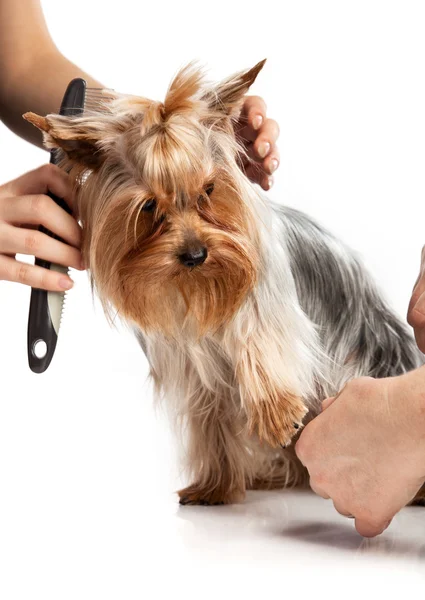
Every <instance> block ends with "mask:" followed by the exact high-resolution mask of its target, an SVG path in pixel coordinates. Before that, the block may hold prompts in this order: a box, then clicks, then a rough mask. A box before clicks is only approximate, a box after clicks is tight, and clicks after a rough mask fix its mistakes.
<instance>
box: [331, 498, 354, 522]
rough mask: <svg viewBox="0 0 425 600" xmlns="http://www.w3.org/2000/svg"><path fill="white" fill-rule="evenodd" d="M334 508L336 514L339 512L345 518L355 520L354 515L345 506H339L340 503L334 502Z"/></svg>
mask: <svg viewBox="0 0 425 600" xmlns="http://www.w3.org/2000/svg"><path fill="white" fill-rule="evenodd" d="M333 504H334V507H335V510H336V512H338V513H339V514H340V515H342V516H343V517H348V518H349V519H354V517H353V515H352V514H351V513H350V511H349V510H347V509H346V508H345V506H343V505H342V504H339V503H338V502H335V501H334V503H333Z"/></svg>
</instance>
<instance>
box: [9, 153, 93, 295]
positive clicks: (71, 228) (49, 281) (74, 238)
mask: <svg viewBox="0 0 425 600" xmlns="http://www.w3.org/2000/svg"><path fill="white" fill-rule="evenodd" d="M47 191H51V192H52V193H53V194H55V195H56V196H58V197H59V198H63V199H64V200H65V201H66V203H67V204H68V205H69V206H70V207H71V208H72V200H73V198H72V188H71V184H70V181H69V177H68V175H67V174H66V173H65V172H64V171H62V170H61V169H59V168H58V167H56V166H54V165H50V164H49V165H44V166H42V167H39V168H38V169H35V170H34V171H30V172H29V173H26V174H25V175H22V177H18V179H14V180H13V181H10V182H9V183H6V184H4V185H2V186H0V280H2V279H3V280H7V281H16V282H19V283H24V284H26V285H30V286H31V287H35V288H41V289H45V290H51V291H63V290H67V289H70V288H71V287H72V285H73V281H72V279H70V278H69V277H68V276H67V275H63V274H62V273H58V272H56V271H53V270H49V269H43V268H42V267H39V266H35V265H30V264H27V263H23V262H20V261H17V260H16V258H15V255H16V254H17V253H19V254H29V255H36V256H37V258H41V259H44V260H48V261H50V262H53V263H56V264H60V265H64V266H66V267H74V268H75V269H82V268H83V266H82V257H81V253H80V250H79V248H80V245H81V228H80V226H79V225H78V223H77V221H76V220H75V219H74V218H73V217H72V216H71V215H69V214H68V213H67V212H66V211H65V210H63V209H62V208H61V207H60V206H58V205H57V204H56V203H55V202H54V200H52V199H51V198H49V196H47V195H46V193H47ZM39 225H43V226H44V227H46V228H47V229H49V230H50V231H51V232H52V233H55V234H56V235H58V236H60V237H61V238H62V239H63V240H64V241H65V242H67V243H64V242H60V241H58V240H55V239H53V238H52V237H50V236H48V235H47V234H45V233H42V232H41V231H37V230H35V229H34V228H36V227H37V226H39Z"/></svg>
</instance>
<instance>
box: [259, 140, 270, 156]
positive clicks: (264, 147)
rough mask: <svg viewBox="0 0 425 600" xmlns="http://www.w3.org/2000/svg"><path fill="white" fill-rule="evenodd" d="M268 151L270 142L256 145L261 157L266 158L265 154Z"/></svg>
mask: <svg viewBox="0 0 425 600" xmlns="http://www.w3.org/2000/svg"><path fill="white" fill-rule="evenodd" d="M269 152H270V144H269V142H262V143H261V144H260V145H259V146H258V154H259V156H261V158H266V156H267V154H268V153H269Z"/></svg>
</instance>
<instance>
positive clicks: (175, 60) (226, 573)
mask: <svg viewBox="0 0 425 600" xmlns="http://www.w3.org/2000/svg"><path fill="white" fill-rule="evenodd" d="M43 7H44V9H45V14H46V18H47V21H48V24H49V27H50V30H51V33H52V35H53V37H54V39H55V41H56V42H57V44H58V46H59V48H60V50H61V51H62V52H63V53H64V54H65V55H66V56H68V57H69V58H70V59H71V60H73V61H74V62H76V63H77V64H78V65H80V66H81V67H82V68H84V69H85V70H87V71H88V72H90V73H91V74H92V75H93V76H94V77H96V78H97V79H99V80H100V81H102V82H103V83H104V84H105V85H106V86H109V87H113V88H115V89H117V90H119V91H123V92H134V93H139V94H141V95H146V96H149V97H153V98H156V99H161V98H162V97H163V95H164V92H165V90H166V87H167V85H168V83H169V80H170V79H171V77H172V75H173V74H174V73H175V72H176V70H177V69H178V68H179V67H180V66H182V65H183V64H185V63H186V62H188V61H190V60H192V59H194V58H198V59H199V60H200V61H201V62H202V63H204V64H206V65H207V66H208V67H210V69H211V70H210V76H211V78H212V79H218V78H221V77H225V76H227V75H229V74H231V73H232V72H234V71H237V70H239V69H241V68H245V67H250V66H252V65H253V64H255V63H256V62H257V61H258V60H260V59H262V58H264V57H267V58H268V62H267V64H266V67H265V69H264V71H263V72H262V74H261V75H260V76H259V78H258V81H257V83H256V85H255V89H254V90H253V91H254V92H255V93H258V94H260V95H262V96H264V98H265V99H266V102H267V104H268V107H269V114H270V116H273V117H274V118H276V119H277V120H278V122H279V124H280V127H281V132H282V133H281V138H280V149H281V155H282V160H281V167H280V169H279V171H278V173H277V175H276V184H275V186H274V188H273V190H272V191H271V192H270V196H271V197H273V198H274V199H277V200H278V201H281V202H284V203H286V204H290V205H292V206H296V207H298V208H300V209H302V210H304V211H306V212H308V213H310V214H311V215H314V216H315V217H316V218H317V219H319V220H320V221H321V222H322V223H323V224H325V225H326V226H327V227H328V228H329V229H331V230H332V231H333V232H335V233H336V234H338V235H339V236H340V237H341V238H342V239H344V240H345V241H346V242H347V243H349V244H350V245H351V246H352V247H354V248H355V249H356V250H358V251H359V252H360V253H361V254H362V256H363V258H364V260H365V261H366V263H367V265H368V267H369V268H370V270H371V271H372V273H373V275H374V276H375V278H376V279H377V281H378V282H379V284H380V285H381V287H382V289H383V290H384V292H385V294H386V295H387V297H388V298H389V299H390V301H391V303H392V305H393V306H394V307H395V309H396V310H397V311H398V312H399V313H400V315H401V316H402V317H403V318H404V315H405V312H406V308H407V304H408V301H409V297H410V291H411V288H412V286H413V283H414V281H415V279H416V276H417V271H418V266H419V256H420V249H421V246H422V245H423V243H424V242H425V231H424V229H425V226H424V199H425V117H424V113H425V84H424V81H425V78H424V70H425V36H424V31H425V7H424V5H423V2H420V1H417V2H414V1H406V0H404V1H398V2H394V1H392V0H386V1H374V0H368V1H363V0H357V1H356V2H347V1H341V0H339V1H334V2H331V1H320V2H318V1H310V2H307V1H302V0H297V1H295V0H293V1H292V2H288V1H281V2H279V3H278V2H269V3H254V2H251V1H249V2H246V1H245V2H242V1H240V0H236V1H233V2H229V1H226V2H224V1H222V0H215V1H214V3H212V4H208V3H202V4H201V3H195V2H191V1H190V0H180V1H179V2H178V3H177V2H171V1H170V0H163V1H162V2H155V3H147V2H146V3H145V2H134V0H120V2H117V3H112V2H105V1H104V2H100V1H94V0H93V1H91V2H88V1H85V2H83V1H82V0H73V2H72V3H65V2H58V1H54V0H45V1H44V2H43ZM28 110H31V107H30V106H28ZM0 141H1V143H0V158H1V160H0V183H1V182H4V181H7V180H8V179H11V178H13V177H15V176H18V175H20V174H21V173H22V172H24V171H26V170H28V169H30V168H33V167H35V166H38V165H39V164H41V163H42V162H44V161H46V160H47V155H46V154H44V153H43V152H42V151H40V150H37V149H35V148H32V147H30V146H29V145H28V144H26V143H25V142H23V141H22V140H20V139H18V138H16V137H14V136H13V135H12V134H11V133H10V132H9V131H7V130H6V129H5V127H2V126H0ZM75 278H76V281H77V285H76V287H75V289H74V290H73V291H72V292H71V294H69V298H68V302H67V310H66V313H65V319H64V321H63V324H62V328H61V335H60V343H59V346H58V349H57V352H56V355H55V358H54V362H53V363H52V365H51V367H50V368H49V370H48V371H47V373H45V374H44V375H39V376H37V375H33V374H32V373H30V371H29V369H28V367H27V364H26V323H27V312H28V301H29V290H28V289H25V288H23V287H19V286H17V285H12V284H8V283H5V282H0V309H1V310H0V332H1V333H0V335H1V337H0V339H1V344H0V597H1V598H2V599H3V598H4V600H9V599H12V598H13V599H15V598H19V599H21V598H38V597H40V598H43V599H50V598H52V599H53V598H55V599H65V598H66V599H68V598H72V599H75V598H81V599H90V600H92V599H97V598H102V599H105V598H114V599H115V598H116V599H120V600H122V599H125V600H130V599H133V598H141V597H143V598H162V597H165V596H166V595H172V596H173V597H177V598H180V597H182V598H183V597H189V598H194V597H203V598H210V597H211V598H212V597H216V596H218V595H219V596H220V597H222V598H230V597H233V596H235V595H238V596H241V597H249V598H251V597H256V596H258V595H260V594H261V595H263V596H265V595H266V594H269V593H270V594H271V593H272V594H273V595H274V597H287V596H288V594H289V593H292V592H294V591H295V589H299V590H300V591H299V593H300V594H301V596H302V597H303V596H304V594H305V595H307V594H312V593H314V594H315V595H318V597H319V598H321V597H323V598H324V597H326V598H329V597H337V596H338V597H339V596H340V595H343V596H347V595H348V597H351V596H357V595H358V594H359V593H363V594H366V596H365V597H372V595H373V596H374V595H376V594H377V593H380V594H385V595H386V596H387V597H395V596H396V595H399V594H401V593H403V594H404V596H407V595H408V594H409V593H411V591H412V590H417V589H418V585H419V584H420V583H422V585H423V584H424V578H423V575H422V572H423V569H424V566H425V565H424V561H425V545H424V544H425V542H423V540H424V534H425V509H422V510H421V509H413V508H412V509H407V510H405V511H403V512H402V513H401V514H400V515H399V516H398V517H397V519H396V520H395V522H394V524H393V525H392V526H391V528H390V529H389V530H388V531H387V532H386V534H385V535H384V536H382V537H381V538H380V539H378V540H373V541H372V542H367V541H362V539H361V538H360V537H359V536H357V534H355V533H354V532H353V527H352V523H351V521H348V520H345V519H343V518H342V517H339V516H337V515H336V514H335V513H334V512H333V509H332V506H331V505H330V504H329V503H327V502H325V501H322V500H321V499H318V498H313V497H312V496H311V495H310V494H300V493H285V492H281V493H269V494H262V493H255V494H250V495H249V496H248V500H247V503H246V504H245V505H241V506H234V507H229V508H227V507H220V508H206V507H199V508H181V509H179V508H178V505H177V500H176V496H175V495H174V494H173V492H174V490H175V489H177V488H178V486H179V480H178V479H179V473H178V469H177V464H176V460H175V456H174V454H175V451H174V446H173V442H172V440H170V438H169V435H168V429H167V426H166V423H165V421H164V419H163V417H162V415H161V414H160V413H159V414H155V411H154V409H153V406H152V397H151V388H150V385H149V384H148V383H146V376H147V363H146V360H145V358H144V356H143V354H142V353H141V351H140V350H139V348H138V346H137V344H136V342H135V341H134V340H133V339H132V338H131V336H130V335H129V334H128V333H127V332H125V331H124V330H123V331H113V330H110V329H109V328H108V326H107V324H106V322H105V320H104V317H103V315H102V313H101V311H100V309H99V307H98V305H97V303H95V304H94V305H93V303H92V300H91V297H90V291H89V288H88V284H87V281H86V275H85V274H78V273H77V274H75Z"/></svg>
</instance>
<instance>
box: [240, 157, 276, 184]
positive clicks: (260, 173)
mask: <svg viewBox="0 0 425 600" xmlns="http://www.w3.org/2000/svg"><path fill="white" fill-rule="evenodd" d="M245 175H246V176H247V177H248V179H249V180H250V181H252V182H253V183H258V184H259V185H260V186H261V187H262V188H263V190H265V191H267V190H269V189H270V188H271V187H272V186H273V183H274V179H273V177H272V176H271V175H268V174H267V173H265V172H264V170H263V169H262V167H261V165H258V164H257V163H250V164H249V166H248V167H246V169H245Z"/></svg>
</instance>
